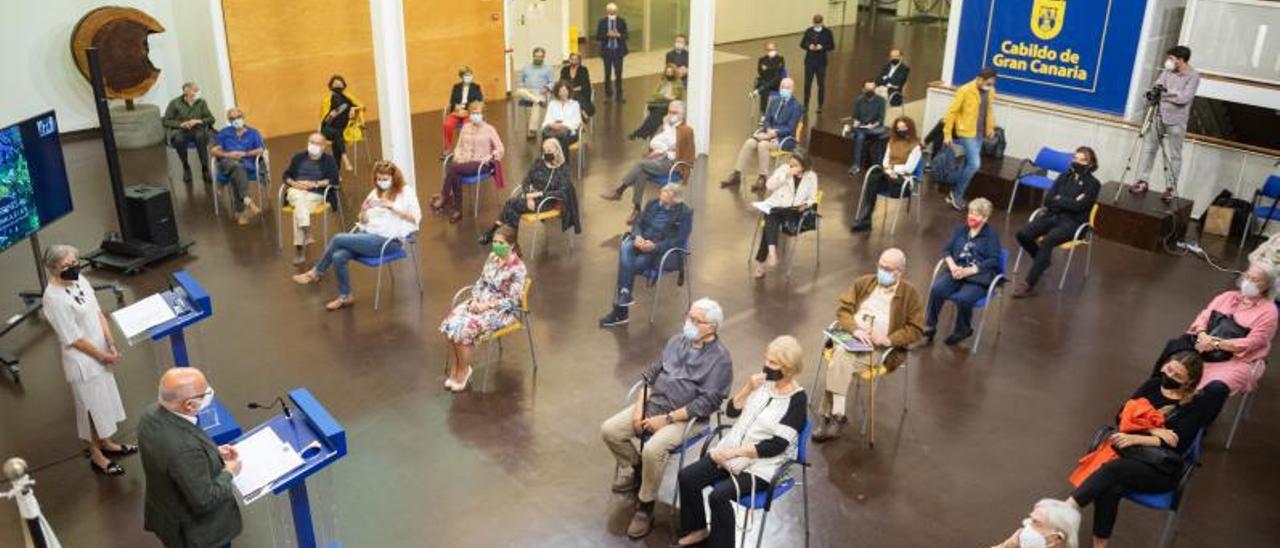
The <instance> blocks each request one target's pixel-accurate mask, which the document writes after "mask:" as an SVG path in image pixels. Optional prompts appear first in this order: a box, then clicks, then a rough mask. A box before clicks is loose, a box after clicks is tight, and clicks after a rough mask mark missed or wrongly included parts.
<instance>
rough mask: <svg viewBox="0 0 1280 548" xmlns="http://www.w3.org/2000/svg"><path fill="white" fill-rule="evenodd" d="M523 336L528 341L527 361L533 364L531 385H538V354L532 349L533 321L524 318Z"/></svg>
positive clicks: (526, 317)
mask: <svg viewBox="0 0 1280 548" xmlns="http://www.w3.org/2000/svg"><path fill="white" fill-rule="evenodd" d="M524 334H525V336H526V337H528V339H529V361H532V362H533V379H532V380H533V384H535V385H536V384H538V353H537V352H535V351H534V348H533V320H531V319H529V316H528V314H526V315H525V317H524Z"/></svg>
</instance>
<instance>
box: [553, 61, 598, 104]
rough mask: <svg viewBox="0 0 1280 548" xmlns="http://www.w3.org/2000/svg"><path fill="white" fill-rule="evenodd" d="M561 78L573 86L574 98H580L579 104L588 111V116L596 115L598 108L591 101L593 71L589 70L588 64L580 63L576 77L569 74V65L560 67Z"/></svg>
mask: <svg viewBox="0 0 1280 548" xmlns="http://www.w3.org/2000/svg"><path fill="white" fill-rule="evenodd" d="M560 79H561V80H564V81H566V82H569V85H570V86H572V87H573V98H574V99H577V100H578V106H580V107H582V111H583V112H585V113H587V116H595V115H596V108H595V105H594V104H593V103H592V102H591V98H592V91H591V73H590V72H588V71H587V67H586V65H578V75H577V76H576V77H573V76H570V75H569V65H567V64H566V65H564V66H563V67H560Z"/></svg>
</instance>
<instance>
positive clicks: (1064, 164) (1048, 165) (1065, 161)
mask: <svg viewBox="0 0 1280 548" xmlns="http://www.w3.org/2000/svg"><path fill="white" fill-rule="evenodd" d="M1073 156H1075V154H1073V153H1071V152H1063V151H1061V150H1054V149H1052V148H1049V147H1040V152H1037V153H1036V160H1035V162H1033V163H1034V164H1035V165H1036V167H1040V168H1043V169H1045V170H1048V171H1051V172H1053V173H1062V172H1065V171H1066V170H1067V168H1070V167H1071V159H1072V157H1073Z"/></svg>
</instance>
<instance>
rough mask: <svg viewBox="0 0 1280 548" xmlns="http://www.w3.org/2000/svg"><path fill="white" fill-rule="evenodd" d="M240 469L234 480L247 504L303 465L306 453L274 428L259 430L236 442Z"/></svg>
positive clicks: (237, 489) (267, 491)
mask: <svg viewBox="0 0 1280 548" xmlns="http://www.w3.org/2000/svg"><path fill="white" fill-rule="evenodd" d="M235 448H236V452H237V453H239V454H240V473H239V474H236V477H235V480H234V483H235V486H236V491H239V492H240V497H241V498H243V499H244V503H245V504H249V503H251V502H253V501H255V500H258V499H259V498H261V497H262V496H263V495H265V494H267V493H270V492H271V484H272V483H273V482H275V481H276V480H278V479H280V477H281V476H284V475H285V474H288V473H289V472H292V471H293V470H294V469H295V468H297V467H299V466H302V456H301V455H299V454H298V452H297V451H295V450H294V449H293V447H290V446H289V444H287V443H285V442H284V441H283V440H281V439H280V436H278V435H276V431H275V430H272V429H270V428H263V429H261V430H258V431H257V432H255V433H254V434H253V435H251V436H249V437H247V438H245V439H243V440H240V443H237V444H235Z"/></svg>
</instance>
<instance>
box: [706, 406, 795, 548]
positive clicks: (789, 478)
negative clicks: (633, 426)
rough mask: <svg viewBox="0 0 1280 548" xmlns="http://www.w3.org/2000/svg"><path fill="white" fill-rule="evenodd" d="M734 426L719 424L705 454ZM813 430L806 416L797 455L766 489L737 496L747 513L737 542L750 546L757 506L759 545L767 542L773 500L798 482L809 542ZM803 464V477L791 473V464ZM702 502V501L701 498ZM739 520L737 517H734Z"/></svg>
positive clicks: (783, 465)
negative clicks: (766, 534)
mask: <svg viewBox="0 0 1280 548" xmlns="http://www.w3.org/2000/svg"><path fill="white" fill-rule="evenodd" d="M730 428H732V426H730V425H723V426H719V427H717V428H716V429H715V430H714V431H713V432H712V433H711V435H710V436H708V437H707V440H706V442H705V443H704V444H703V446H702V455H703V456H706V454H707V452H708V451H709V450H710V449H711V443H712V442H714V441H715V439H716V438H717V437H721V436H723V435H724V433H725V432H727V431H728V430H729V429H730ZM812 430H813V421H809V420H806V421H805V423H804V429H803V430H801V431H800V436H799V438H797V439H796V458H794V459H787V460H786V461H785V462H783V463H782V466H779V467H778V470H777V471H776V472H774V474H773V477H772V478H770V479H769V481H768V483H769V487H768V488H767V489H765V490H764V492H760V491H756V492H755V493H754V494H751V493H747V494H744V495H742V496H740V497H738V500H737V501H735V502H737V504H738V506H740V507H741V508H742V510H743V511H744V512H746V513H747V515H746V516H745V517H744V518H743V525H742V535H741V538H740V540H739V542H738V546H741V547H744V548H745V547H746V546H747V531H748V530H749V529H750V528H751V518H752V516H753V515H754V514H753V513H752V512H753V511H754V510H762V511H763V512H762V513H761V515H760V529H759V531H757V532H756V546H757V548H758V547H760V546H764V544H763V542H764V528H765V525H766V524H767V522H768V520H769V511H770V510H772V509H773V503H774V501H776V500H778V499H779V498H782V496H783V495H785V494H787V492H788V491H791V490H792V489H794V488H796V486H797V485H798V486H799V487H800V491H801V493H802V496H803V500H804V502H803V507H804V545H805V546H806V547H808V546H809V474H808V469H809V434H810V433H811V431H812ZM795 466H798V467H800V481H798V482H797V481H796V478H795V476H794V475H792V473H791V468H792V467H795ZM699 502H701V501H699ZM735 521H736V520H735Z"/></svg>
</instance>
